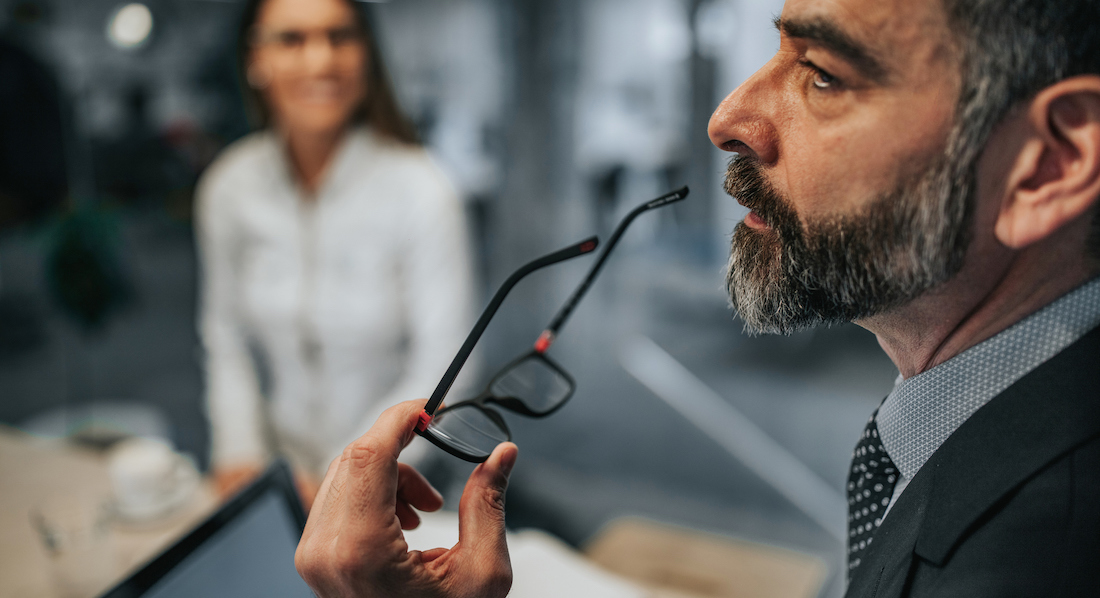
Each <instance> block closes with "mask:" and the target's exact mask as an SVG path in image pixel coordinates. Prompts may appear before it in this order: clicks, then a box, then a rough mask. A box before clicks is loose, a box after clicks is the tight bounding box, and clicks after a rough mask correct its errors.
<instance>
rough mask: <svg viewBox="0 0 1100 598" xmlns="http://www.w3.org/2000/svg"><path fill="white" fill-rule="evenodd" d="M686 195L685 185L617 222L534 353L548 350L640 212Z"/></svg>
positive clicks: (547, 328)
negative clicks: (586, 273) (590, 267)
mask: <svg viewBox="0 0 1100 598" xmlns="http://www.w3.org/2000/svg"><path fill="white" fill-rule="evenodd" d="M688 193H689V190H688V188H687V186H686V185H685V186H683V187H680V188H679V189H677V190H675V191H672V192H670V193H666V194H664V195H662V196H660V197H658V198H657V199H652V200H650V201H647V202H646V203H644V204H642V205H640V206H638V207H636V208H634V210H632V211H631V212H630V213H629V214H627V215H626V217H624V218H623V219H622V221H620V222H619V225H618V226H617V227H615V231H614V232H612V233H611V237H610V238H608V240H607V244H606V245H604V248H603V251H602V252H600V255H599V257H597V258H596V263H594V264H592V269H591V270H589V271H588V276H585V278H584V280H582V281H581V284H580V286H578V287H577V289H576V290H575V291H573V295H572V296H570V297H569V300H568V301H566V302H565V305H563V306H562V308H561V310H559V311H558V313H557V315H555V316H554V319H553V320H552V321H551V322H550V325H549V326H547V327H546V330H543V331H542V334H540V335H539V338H538V340H537V341H535V351H538V352H539V353H545V352H546V350H547V349H549V348H550V345H552V344H553V343H554V338H555V337H556V336H557V335H558V330H560V329H561V327H562V326H563V325H565V321H566V320H567V319H568V318H569V316H570V315H572V314H573V310H574V309H576V308H577V304H578V303H580V301H581V298H583V297H584V294H585V293H587V292H588V287H590V286H592V282H593V281H594V280H596V275H597V274H599V273H600V269H601V268H603V264H604V262H606V261H607V256H608V255H610V254H611V250H612V249H614V248H615V245H616V244H618V242H619V237H621V236H623V233H624V232H625V231H626V227H628V226H630V223H631V222H634V219H635V218H637V217H638V215H639V214H641V213H642V212H645V211H648V210H652V209H653V208H659V207H661V206H666V205H668V204H670V203H676V202H678V201H680V200H682V199H684V198H685V197H687V196H688Z"/></svg>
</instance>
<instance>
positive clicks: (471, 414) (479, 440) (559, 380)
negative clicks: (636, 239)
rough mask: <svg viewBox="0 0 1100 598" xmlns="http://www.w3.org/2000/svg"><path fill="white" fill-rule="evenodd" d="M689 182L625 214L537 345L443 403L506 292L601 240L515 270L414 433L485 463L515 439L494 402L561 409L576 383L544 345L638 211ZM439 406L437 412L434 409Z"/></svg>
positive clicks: (542, 413)
mask: <svg viewBox="0 0 1100 598" xmlns="http://www.w3.org/2000/svg"><path fill="white" fill-rule="evenodd" d="M687 195H688V188H687V187H682V188H680V189H678V190H676V191H673V192H671V193H667V194H665V195H662V196H660V197H658V198H656V199H653V200H650V201H648V202H646V203H644V204H642V205H640V206H638V207H637V208H634V210H633V211H631V212H630V213H629V214H627V215H626V216H625V217H624V218H623V219H622V221H620V222H619V225H618V226H616V227H615V230H614V231H613V232H612V233H611V238H610V239H609V240H608V242H607V246H606V247H604V250H603V252H602V253H601V254H600V255H599V257H598V258H597V259H596V262H595V263H594V264H592V268H591V269H590V270H589V271H588V274H587V275H586V276H585V278H584V280H582V281H581V283H580V285H578V286H577V288H576V290H574V291H573V294H572V295H571V296H570V297H569V299H568V300H567V301H566V302H565V305H563V306H562V308H561V309H560V310H559V311H558V313H557V314H556V315H555V316H554V319H553V320H551V321H550V325H549V326H547V327H546V329H545V330H543V331H542V333H541V334H540V335H539V337H538V340H536V341H535V346H534V348H533V349H532V350H531V351H530V352H528V353H526V354H524V355H521V356H520V357H518V358H517V359H515V360H513V361H512V362H511V363H509V364H508V365H506V366H504V368H503V369H502V370H500V372H498V373H497V374H496V375H495V376H493V378H492V379H491V380H490V382H489V385H488V387H487V388H486V389H485V390H484V391H482V392H481V394H479V395H477V396H476V397H474V398H472V399H468V400H465V401H462V402H460V403H455V404H454V405H451V406H448V407H444V408H443V409H439V406H440V404H441V403H442V402H443V398H444V397H445V396H446V395H447V391H449V390H450V388H451V384H453V383H454V380H455V378H456V377H457V376H458V372H459V371H460V370H461V369H462V366H463V364H465V363H466V359H467V358H469V356H470V353H471V352H473V350H474V345H475V344H477V341H478V339H479V338H481V334H482V333H483V332H485V328H486V327H487V326H488V325H489V321H490V320H491V319H492V318H493V315H494V314H496V311H497V309H498V308H499V307H500V304H501V303H502V302H503V301H504V297H505V296H506V295H507V294H508V292H509V291H511V290H512V287H514V286H515V285H516V283H518V282H519V281H520V279H522V278H523V277H524V276H527V275H528V274H530V273H531V272H534V271H535V270H538V269H539V268H543V267H545V266H549V265H551V264H556V263H558V262H561V261H564V260H567V259H570V258H574V257H577V256H579V255H583V254H585V253H588V252H591V251H593V250H595V249H596V245H597V243H598V241H597V239H596V238H595V237H592V238H590V239H586V240H585V241H582V242H580V243H577V244H576V245H572V246H570V247H566V248H565V249H561V250H559V251H556V252H554V253H551V254H548V255H545V256H543V257H540V258H538V259H537V260H534V261H532V262H530V263H528V264H526V265H524V266H523V267H521V268H520V269H519V270H516V271H515V272H514V273H513V274H512V275H511V276H509V277H508V279H507V280H505V281H504V284H503V285H501V287H500V289H499V290H497V292H496V295H493V299H492V300H491V301H490V302H489V305H488V306H487V307H486V308H485V311H484V312H482V314H481V317H480V318H478V321H477V323H476V324H474V329H473V330H471V331H470V335H469V336H467V337H466V342H465V343H463V345H462V348H461V349H459V351H458V355H455V358H454V360H453V361H452V362H451V365H450V367H449V368H447V372H446V373H445V374H444V375H443V379H442V380H440V381H439V385H438V386H436V388H435V392H433V393H432V397H431V399H429V400H428V403H427V404H426V405H425V406H424V411H423V412H422V413H421V414H420V421H419V422H418V423H417V425H416V433H417V434H419V435H420V436H423V437H424V438H426V439H428V441H429V442H431V443H432V444H434V445H436V446H438V447H439V448H441V449H443V450H445V451H447V452H448V453H450V454H452V455H454V456H456V457H458V458H459V459H463V460H466V461H470V462H472V463H481V462H483V461H485V460H486V459H488V458H489V455H490V454H491V453H492V452H493V449H494V448H495V447H496V446H497V445H498V444H500V443H502V442H506V441H508V440H511V438H512V433H511V432H510V431H509V430H508V426H507V424H505V423H504V417H503V416H501V414H500V412H499V411H497V410H496V409H493V406H497V407H501V408H504V409H507V410H509V411H514V412H516V413H519V414H521V415H526V416H527V417H546V416H548V415H550V414H551V413H554V412H555V411H557V410H558V409H561V407H562V406H563V405H565V402H566V401H568V400H569V398H570V397H572V396H573V391H574V390H575V389H576V386H577V385H576V383H575V382H574V381H573V377H572V376H570V375H569V374H568V373H567V372H566V371H565V370H564V369H562V367H561V366H560V365H558V364H557V363H555V362H554V361H553V360H551V359H550V358H549V357H548V356H547V355H546V351H547V350H549V349H550V346H551V345H552V344H554V341H555V340H556V338H557V335H558V332H559V331H560V330H561V327H562V326H563V325H564V324H565V321H566V320H567V319H568V318H569V316H570V315H571V314H572V313H573V310H574V309H576V307H577V304H578V303H579V302H580V300H581V298H582V297H583V296H584V294H585V293H586V292H587V291H588V288H589V287H590V286H592V281H593V280H595V278H596V275H597V274H599V272H600V269H601V268H602V267H603V264H604V262H605V261H607V256H608V254H610V253H611V250H612V249H614V248H615V245H616V244H617V243H618V242H619V238H620V237H622V235H623V232H624V231H625V230H626V227H627V226H629V225H630V223H631V222H633V221H634V219H635V218H637V217H638V215H639V214H641V213H642V212H645V211H647V210H652V209H653V208H658V207H661V206H665V205H668V204H671V203H675V202H677V201H680V200H682V199H684V198H685V197H687ZM437 409H439V411H438V413H437V412H436V410H437Z"/></svg>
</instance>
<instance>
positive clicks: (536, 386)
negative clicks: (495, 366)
mask: <svg viewBox="0 0 1100 598" xmlns="http://www.w3.org/2000/svg"><path fill="white" fill-rule="evenodd" d="M572 391H573V384H572V383H571V382H570V381H569V379H568V378H566V377H565V376H564V375H563V374H562V373H561V372H559V371H558V370H557V369H555V368H554V367H553V366H551V365H550V364H549V363H547V362H546V361H544V360H543V359H540V358H538V357H535V356H531V357H528V358H527V359H524V360H523V361H520V362H519V363H517V364H515V365H514V366H512V367H511V368H508V370H506V371H504V372H503V373H502V374H501V375H500V376H498V377H497V378H496V379H495V380H493V383H492V385H491V386H490V387H489V392H491V393H492V394H493V396H495V397H501V398H513V399H517V400H519V401H522V402H523V404H524V405H525V406H526V407H527V408H528V409H530V410H531V411H533V412H534V413H548V412H550V411H553V410H554V409H556V408H557V407H558V405H560V404H561V403H563V402H564V401H565V400H566V399H568V398H569V395H570V394H571V393H572Z"/></svg>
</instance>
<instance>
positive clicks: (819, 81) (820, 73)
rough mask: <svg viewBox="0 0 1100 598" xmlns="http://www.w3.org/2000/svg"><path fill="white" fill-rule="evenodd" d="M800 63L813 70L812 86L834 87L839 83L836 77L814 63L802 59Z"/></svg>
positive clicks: (820, 87)
mask: <svg viewBox="0 0 1100 598" xmlns="http://www.w3.org/2000/svg"><path fill="white" fill-rule="evenodd" d="M802 64H803V66H805V67H806V68H808V69H810V71H812V72H813V83H814V87H816V88H818V89H831V88H833V87H836V85H837V84H838V83H839V81H837V78H836V77H834V76H832V75H830V74H829V73H828V71H825V70H823V69H822V68H821V67H819V66H817V65H816V64H814V63H812V62H810V61H808V60H803V61H802Z"/></svg>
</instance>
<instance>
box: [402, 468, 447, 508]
mask: <svg viewBox="0 0 1100 598" xmlns="http://www.w3.org/2000/svg"><path fill="white" fill-rule="evenodd" d="M397 500H398V501H405V502H407V503H409V505H410V506H412V507H414V508H416V509H419V510H421V511H428V512H431V511H438V510H439V509H440V507H442V506H443V495H442V494H440V493H439V492H438V491H437V490H436V489H435V488H433V487H432V485H431V483H429V482H428V480H426V479H424V476H422V475H420V472H419V471H417V470H416V469H415V468H413V467H412V466H411V465H406V464H405V463H398V464H397Z"/></svg>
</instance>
